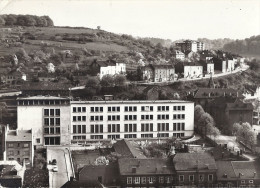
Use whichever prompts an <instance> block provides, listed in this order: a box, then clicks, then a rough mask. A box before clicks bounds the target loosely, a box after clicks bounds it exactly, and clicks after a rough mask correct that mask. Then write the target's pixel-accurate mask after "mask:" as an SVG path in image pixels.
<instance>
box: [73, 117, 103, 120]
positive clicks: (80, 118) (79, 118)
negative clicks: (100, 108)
mask: <svg viewBox="0 0 260 188" xmlns="http://www.w3.org/2000/svg"><path fill="white" fill-rule="evenodd" d="M93 117H94V116H93ZM90 118H92V116H91V117H90ZM72 120H73V121H86V116H73V118H72ZM102 120H103V116H102ZM93 121H94V120H93Z"/></svg>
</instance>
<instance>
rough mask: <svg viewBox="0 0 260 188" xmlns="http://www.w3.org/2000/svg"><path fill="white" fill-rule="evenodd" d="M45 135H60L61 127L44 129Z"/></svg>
mask: <svg viewBox="0 0 260 188" xmlns="http://www.w3.org/2000/svg"><path fill="white" fill-rule="evenodd" d="M44 133H45V134H60V127H55V128H54V127H50V128H49V127H48V128H44Z"/></svg>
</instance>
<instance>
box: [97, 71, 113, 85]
mask: <svg viewBox="0 0 260 188" xmlns="http://www.w3.org/2000/svg"><path fill="white" fill-rule="evenodd" d="M114 84H115V82H114V78H113V77H112V76H111V75H109V74H107V75H104V76H103V77H102V79H101V81H100V85H101V86H102V87H113V86H114Z"/></svg>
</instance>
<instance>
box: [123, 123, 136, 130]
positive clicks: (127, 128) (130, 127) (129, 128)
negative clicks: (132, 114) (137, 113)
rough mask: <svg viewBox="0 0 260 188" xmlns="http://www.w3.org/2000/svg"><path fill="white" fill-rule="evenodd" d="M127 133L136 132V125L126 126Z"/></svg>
mask: <svg viewBox="0 0 260 188" xmlns="http://www.w3.org/2000/svg"><path fill="white" fill-rule="evenodd" d="M125 132H136V124H125Z"/></svg>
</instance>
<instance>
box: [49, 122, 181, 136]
mask: <svg viewBox="0 0 260 188" xmlns="http://www.w3.org/2000/svg"><path fill="white" fill-rule="evenodd" d="M90 127H91V133H103V125H102V124H97V125H90ZM107 127H108V131H107V132H109V133H115V132H120V124H108V126H107ZM57 129H58V130H60V128H59V127H56V133H59V132H57ZM45 130H47V132H46V131H45V133H46V134H49V133H51V134H54V131H53V130H54V128H50V130H52V131H48V130H49V128H45ZM173 130H174V131H183V130H185V123H173ZM101 131H102V132H101ZM136 131H137V124H124V132H136ZM141 131H142V132H152V131H154V128H153V123H142V124H141ZM157 131H169V123H157ZM73 133H86V125H73Z"/></svg>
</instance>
